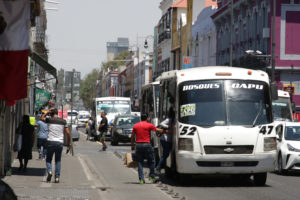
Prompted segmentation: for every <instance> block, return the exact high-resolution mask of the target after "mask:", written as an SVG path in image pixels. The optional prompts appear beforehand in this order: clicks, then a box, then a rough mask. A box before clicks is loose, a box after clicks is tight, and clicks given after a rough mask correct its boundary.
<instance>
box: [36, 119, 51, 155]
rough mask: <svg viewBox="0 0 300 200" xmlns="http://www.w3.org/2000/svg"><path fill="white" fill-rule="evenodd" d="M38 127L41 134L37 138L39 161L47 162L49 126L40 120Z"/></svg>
mask: <svg viewBox="0 0 300 200" xmlns="http://www.w3.org/2000/svg"><path fill="white" fill-rule="evenodd" d="M36 125H37V126H38V127H39V132H38V136H37V148H38V152H39V159H43V160H45V159H46V155H47V138H48V124H46V123H45V122H43V121H41V120H39V121H38V122H37V124H36ZM42 147H43V151H42Z"/></svg>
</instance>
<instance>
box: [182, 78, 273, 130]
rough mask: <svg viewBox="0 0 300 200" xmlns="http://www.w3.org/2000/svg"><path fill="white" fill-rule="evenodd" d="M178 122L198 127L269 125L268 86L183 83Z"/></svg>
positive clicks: (257, 83) (230, 82) (232, 82)
mask: <svg viewBox="0 0 300 200" xmlns="http://www.w3.org/2000/svg"><path fill="white" fill-rule="evenodd" d="M179 109H180V110H179V121H180V122H182V123H186V124H194V125H198V126H226V125H242V126H254V125H260V124H266V123H271V122H272V110H271V104H270V94H269V88H268V85H267V84H266V83H264V82H261V81H253V80H251V81H249V80H203V81H187V82H184V83H181V84H180V85H179Z"/></svg>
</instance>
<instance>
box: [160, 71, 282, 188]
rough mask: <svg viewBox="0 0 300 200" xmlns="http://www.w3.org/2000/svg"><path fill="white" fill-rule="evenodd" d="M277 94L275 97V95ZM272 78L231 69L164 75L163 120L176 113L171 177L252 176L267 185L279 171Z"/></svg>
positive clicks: (169, 167) (169, 161) (169, 166)
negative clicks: (274, 172)
mask: <svg viewBox="0 0 300 200" xmlns="http://www.w3.org/2000/svg"><path fill="white" fill-rule="evenodd" d="M271 91H272V92H271ZM272 93H273V95H274V98H275V97H276V93H277V88H276V87H273V85H272V87H271V86H270V84H269V77H268V75H267V73H265V72H263V71H260V70H249V69H245V68H235V67H227V66H224V67H223V66H210V67H197V68H190V69H184V70H174V71H169V72H164V73H163V74H162V75H161V79H160V92H159V95H160V96H159V99H160V102H159V116H158V117H159V121H162V120H164V119H165V118H166V117H167V113H168V110H169V108H170V107H173V108H174V110H175V113H176V117H175V123H174V124H173V126H172V129H173V149H172V152H171V154H170V156H169V158H168V159H167V162H166V175H169V174H172V173H176V175H177V177H179V178H180V179H183V180H186V178H187V177H189V175H191V174H234V175H238V176H240V177H243V178H250V176H252V175H253V179H254V183H255V184H256V185H264V184H265V182H266V179H267V172H270V171H274V168H275V165H274V163H275V158H276V147H277V146H276V133H275V130H274V122H273V115H272V99H271V94H272Z"/></svg>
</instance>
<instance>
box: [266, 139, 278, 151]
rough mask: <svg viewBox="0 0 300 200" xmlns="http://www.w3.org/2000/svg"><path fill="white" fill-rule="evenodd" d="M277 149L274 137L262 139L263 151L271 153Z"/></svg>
mask: <svg viewBox="0 0 300 200" xmlns="http://www.w3.org/2000/svg"><path fill="white" fill-rule="evenodd" d="M276 149H277V143H276V137H265V138H264V151H273V150H276Z"/></svg>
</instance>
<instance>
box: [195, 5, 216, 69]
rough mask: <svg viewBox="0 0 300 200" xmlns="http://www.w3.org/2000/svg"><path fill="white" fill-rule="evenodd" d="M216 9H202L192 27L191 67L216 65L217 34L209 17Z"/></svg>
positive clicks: (210, 7) (211, 7)
mask: <svg viewBox="0 0 300 200" xmlns="http://www.w3.org/2000/svg"><path fill="white" fill-rule="evenodd" d="M216 10H217V9H216V7H214V6H209V7H206V8H203V9H202V10H201V12H200V14H199V15H198V16H197V18H196V20H195V21H194V22H193V26H192V47H191V51H192V66H193V67H199V66H212V65H216V51H217V41H216V40H217V32H216V27H215V24H214V23H213V21H212V19H211V17H210V16H211V15H213V14H214V13H215V12H216Z"/></svg>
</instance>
